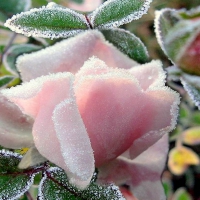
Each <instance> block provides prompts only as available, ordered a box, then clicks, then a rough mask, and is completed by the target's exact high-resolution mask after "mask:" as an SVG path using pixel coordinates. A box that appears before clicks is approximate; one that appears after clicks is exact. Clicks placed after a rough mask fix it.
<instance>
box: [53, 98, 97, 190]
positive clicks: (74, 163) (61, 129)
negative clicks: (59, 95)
mask: <svg viewBox="0 0 200 200" xmlns="http://www.w3.org/2000/svg"><path fill="white" fill-rule="evenodd" d="M53 122H54V126H55V130H56V134H57V137H58V140H59V142H60V145H61V152H62V155H63V157H64V160H65V163H66V165H67V167H68V168H69V173H68V178H69V179H70V182H71V183H73V184H75V185H78V186H79V188H83V189H84V188H85V187H86V186H87V185H88V184H89V183H90V180H91V178H92V176H93V173H94V169H95V167H94V155H93V150H92V147H91V144H90V140H89V137H88V134H87V132H86V129H85V126H84V124H83V121H82V119H81V116H80V114H79V111H78V108H77V104H76V99H75V98H71V99H67V100H65V101H63V102H61V103H60V104H58V105H57V106H56V108H55V110H54V113H53Z"/></svg>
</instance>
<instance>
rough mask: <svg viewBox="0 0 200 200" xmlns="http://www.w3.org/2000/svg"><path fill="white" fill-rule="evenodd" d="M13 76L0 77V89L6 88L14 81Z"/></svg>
mask: <svg viewBox="0 0 200 200" xmlns="http://www.w3.org/2000/svg"><path fill="white" fill-rule="evenodd" d="M14 78H15V77H14V76H1V77H0V88H3V87H6V86H7V85H8V84H9V83H10V82H11V81H13V80H14Z"/></svg>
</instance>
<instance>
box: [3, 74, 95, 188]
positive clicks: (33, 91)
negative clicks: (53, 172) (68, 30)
mask: <svg viewBox="0 0 200 200" xmlns="http://www.w3.org/2000/svg"><path fill="white" fill-rule="evenodd" d="M73 81H74V79H73V75H72V74H70V73H57V74H52V75H48V76H43V77H40V78H37V79H35V80H32V81H30V82H28V83H24V84H22V85H21V86H16V87H14V88H11V89H7V90H4V92H3V94H4V95H5V96H6V97H8V98H9V99H10V100H11V101H13V102H15V103H16V104H17V105H18V106H19V107H20V108H21V110H22V111H23V112H24V113H27V114H29V115H31V116H33V117H34V118H35V122H34V125H33V137H34V142H35V146H36V148H37V149H38V151H39V152H40V154H41V155H42V156H44V157H45V158H47V159H48V160H50V161H51V162H53V163H55V164H57V165H58V166H60V167H61V168H63V169H64V170H65V171H66V173H67V175H69V178H71V182H73V184H75V185H76V186H77V187H79V188H80V189H82V188H84V187H86V186H87V184H88V183H89V181H90V178H91V176H92V173H93V171H94V158H93V157H92V155H93V154H92V148H91V146H90V143H89V144H88V141H89V138H88V136H87V134H85V133H86V130H85V127H84V126H83V124H81V119H80V116H79V114H78V112H77V109H76V107H75V106H76V105H74V104H73V106H72V105H71V104H70V105H69V107H65V110H66V113H64V116H63V115H62V114H63V113H62V112H59V108H60V107H59V105H60V103H61V102H63V101H66V102H67V100H68V99H71V98H72V99H73ZM65 106H67V104H65ZM58 113H60V116H58ZM67 113H68V114H70V116H68V117H66V116H65V114H67ZM62 116H63V117H65V118H62ZM52 117H53V118H52ZM72 119H73V120H74V121H70V120H72ZM57 120H60V121H61V124H60V125H62V127H58V125H57V123H58V121H57ZM63 120H66V124H65V121H63ZM64 124H65V127H63V125H64ZM73 126H74V127H73ZM67 127H69V128H68V129H67ZM77 127H78V128H79V130H77ZM62 128H66V130H68V132H65V130H61V129H62ZM75 129H76V130H77V131H75V132H74V130H75ZM80 130H82V131H80ZM62 131H64V132H63V133H66V134H69V135H66V137H65V134H63V133H62ZM70 136H71V137H70ZM72 136H73V137H72ZM79 138H81V139H82V140H83V141H84V142H86V143H85V144H83V141H81V140H79ZM71 140H74V142H75V143H73V142H71ZM65 148H66V149H65ZM84 151H85V152H87V153H88V154H84V158H85V160H87V161H88V163H87V164H88V165H87V166H86V165H85V162H83V155H82V154H81V153H80V152H84ZM89 152H90V153H89ZM70 154H71V155H70ZM69 158H70V159H71V160H70V159H69ZM74 164H79V166H78V168H77V167H76V165H74ZM86 167H87V168H86ZM80 169H81V170H80ZM87 173H90V174H87Z"/></svg>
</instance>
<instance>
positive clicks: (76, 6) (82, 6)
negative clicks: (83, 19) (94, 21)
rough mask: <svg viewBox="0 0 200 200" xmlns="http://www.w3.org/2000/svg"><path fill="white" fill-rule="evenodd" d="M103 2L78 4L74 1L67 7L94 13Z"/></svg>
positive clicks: (86, 0) (98, 0) (100, 0)
mask: <svg viewBox="0 0 200 200" xmlns="http://www.w3.org/2000/svg"><path fill="white" fill-rule="evenodd" d="M101 3H102V0H95V1H94V0H84V1H83V3H76V2H74V1H72V0H70V1H69V3H68V4H67V6H68V7H69V8H70V9H74V10H79V11H82V12H89V11H93V10H94V9H95V8H97V7H98V6H99V5H101Z"/></svg>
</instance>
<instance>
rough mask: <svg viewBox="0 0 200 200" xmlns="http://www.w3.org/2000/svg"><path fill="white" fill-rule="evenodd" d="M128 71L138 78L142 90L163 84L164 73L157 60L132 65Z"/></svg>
mask: <svg viewBox="0 0 200 200" xmlns="http://www.w3.org/2000/svg"><path fill="white" fill-rule="evenodd" d="M129 71H130V72H131V73H132V74H133V75H134V77H135V78H137V79H138V81H139V84H140V86H141V87H142V89H143V90H147V89H149V88H154V87H155V86H156V87H159V86H160V87H162V86H164V85H165V78H166V75H165V72H164V71H163V69H162V63H161V62H160V61H159V60H153V61H151V62H150V63H147V64H143V65H140V66H135V67H132V68H131V69H130V70H129Z"/></svg>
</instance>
